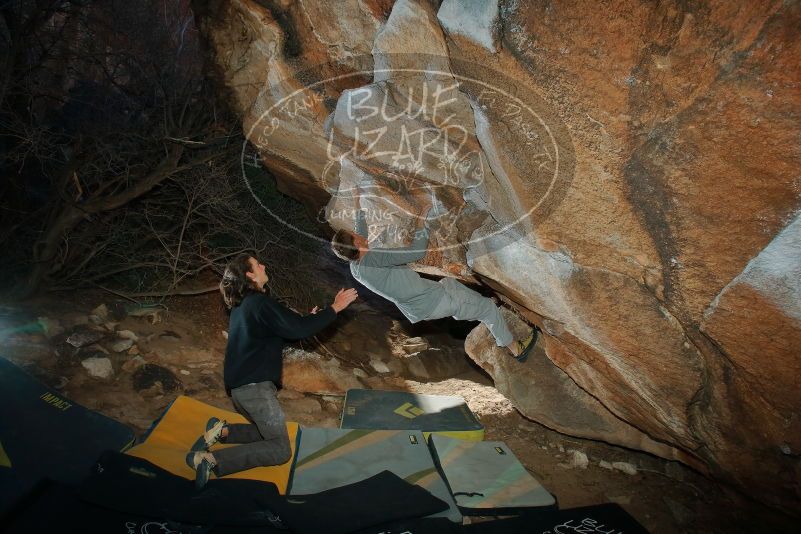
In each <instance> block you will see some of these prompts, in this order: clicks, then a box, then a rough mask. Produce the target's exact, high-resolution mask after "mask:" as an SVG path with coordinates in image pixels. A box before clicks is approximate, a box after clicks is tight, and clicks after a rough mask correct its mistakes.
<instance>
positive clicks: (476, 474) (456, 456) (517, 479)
mask: <svg viewBox="0 0 801 534" xmlns="http://www.w3.org/2000/svg"><path fill="white" fill-rule="evenodd" d="M429 445H430V447H431V451H432V455H433V456H434V459H435V461H436V462H437V463H438V465H439V467H440V470H441V471H442V474H443V475H444V476H445V480H446V482H447V483H448V486H449V487H450V489H451V493H452V494H453V497H454V499H456V504H457V505H459V509H460V510H461V511H462V513H463V514H466V515H496V514H497V515H503V513H504V512H512V511H516V510H520V509H523V508H540V507H550V506H554V505H555V504H556V499H554V497H553V495H551V494H550V493H548V491H547V490H546V489H545V488H543V487H542V484H540V483H539V482H538V481H537V480H536V479H535V478H534V477H532V476H531V475H530V474H529V473H528V471H526V468H525V467H523V465H522V464H521V463H520V462H519V461H518V460H517V458H515V455H514V454H512V451H511V450H510V449H509V447H507V446H506V444H505V443H503V442H502V441H464V440H460V439H454V438H449V437H447V436H439V435H432V436H431V441H430V443H429Z"/></svg>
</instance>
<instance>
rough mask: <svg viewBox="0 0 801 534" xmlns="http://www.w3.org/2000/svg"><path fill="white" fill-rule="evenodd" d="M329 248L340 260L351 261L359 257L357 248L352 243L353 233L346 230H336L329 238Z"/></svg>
mask: <svg viewBox="0 0 801 534" xmlns="http://www.w3.org/2000/svg"><path fill="white" fill-rule="evenodd" d="M331 250H333V251H334V254H336V256H337V258H339V259H341V260H345V261H353V260H355V259H358V257H359V248H358V247H357V246H356V245H354V244H353V234H351V233H350V232H348V231H347V230H337V233H335V234H334V237H333V239H331Z"/></svg>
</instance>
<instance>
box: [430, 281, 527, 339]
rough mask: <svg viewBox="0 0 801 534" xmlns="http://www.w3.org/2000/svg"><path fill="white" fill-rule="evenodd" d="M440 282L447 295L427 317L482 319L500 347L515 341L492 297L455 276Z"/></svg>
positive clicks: (460, 319) (465, 319)
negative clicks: (478, 291) (459, 280)
mask: <svg viewBox="0 0 801 534" xmlns="http://www.w3.org/2000/svg"><path fill="white" fill-rule="evenodd" d="M439 283H440V284H441V285H442V287H444V288H445V297H444V298H443V299H442V300H440V301H439V303H438V304H437V306H436V307H435V308H434V310H433V311H432V312H431V313H430V314H429V316H428V317H426V319H442V318H443V317H453V318H454V319H457V320H459V321H481V322H482V323H484V324H485V325H486V326H487V328H489V331H490V333H491V334H492V337H494V338H495V343H496V344H497V345H498V346H499V347H505V346H507V345H508V344H510V343H511V342H512V341H514V336H513V335H512V333H511V332H510V331H509V327H508V326H507V324H506V320H504V318H503V315H501V310H500V309H498V307H497V306H496V305H495V303H494V302H493V301H492V299H488V298H487V297H484V296H482V295H481V294H480V293H477V292H476V291H473V290H472V289H470V288H469V287H467V286H464V285H462V284H461V283H459V282H458V281H456V280H454V279H453V278H442V279H441V280H440V281H439Z"/></svg>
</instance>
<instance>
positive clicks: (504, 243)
mask: <svg viewBox="0 0 801 534" xmlns="http://www.w3.org/2000/svg"><path fill="white" fill-rule="evenodd" d="M210 5H211V7H207V8H206V9H205V11H203V12H201V13H200V14H199V16H200V19H201V22H202V27H203V31H204V33H205V34H206V36H207V39H208V42H209V44H210V48H211V53H212V56H213V58H214V61H215V63H216V64H217V66H218V68H219V73H220V77H221V80H222V82H223V83H224V84H225V85H226V87H227V88H228V90H229V91H230V92H231V99H232V102H233V104H234V106H235V109H237V110H238V112H239V113H240V114H241V115H242V121H243V124H244V127H245V131H246V132H247V134H248V137H249V139H250V141H251V142H252V143H253V144H254V145H256V146H257V148H258V149H259V151H260V153H261V155H262V157H263V161H264V162H265V163H266V164H267V165H268V167H269V168H270V169H271V170H272V171H273V172H274V174H275V175H276V176H277V178H278V180H279V185H280V187H281V189H282V190H284V191H287V192H288V193H290V194H291V195H293V196H295V197H297V198H299V199H301V200H302V201H303V202H305V203H306V204H307V205H308V206H309V207H310V211H312V212H314V213H320V210H321V209H322V208H324V207H327V210H326V211H325V212H322V215H324V216H327V217H328V219H327V221H328V223H329V224H330V225H331V226H332V227H334V228H344V227H349V225H351V224H352V218H347V217H339V218H337V217H335V216H334V214H350V215H351V216H352V215H353V214H354V212H355V210H356V209H359V208H361V209H367V210H368V211H370V212H373V213H384V214H387V213H388V214H389V215H388V216H387V217H386V218H385V219H379V220H378V221H379V222H381V221H383V222H382V224H378V223H376V224H374V230H375V232H374V235H373V237H374V238H375V239H377V240H378V242H380V243H381V244H383V245H387V246H397V245H399V244H403V243H404V242H406V241H407V240H408V237H409V233H410V232H409V230H410V229H413V227H414V225H415V223H416V221H415V220H414V219H415V218H414V213H415V211H416V210H419V209H420V207H421V205H422V203H423V202H424V200H425V198H424V197H425V195H432V194H433V197H434V204H435V206H436V207H437V209H438V212H439V213H442V214H445V215H447V216H442V217H439V219H438V220H437V231H436V232H434V237H433V239H432V244H433V246H434V247H436V248H437V250H432V251H430V252H429V254H428V255H427V256H426V258H425V260H424V262H425V265H420V266H418V268H419V269H420V270H422V271H425V272H428V273H434V274H444V273H451V274H456V275H458V276H460V277H462V278H463V279H470V280H476V279H480V280H483V281H485V282H486V283H487V284H488V285H490V286H491V287H492V288H493V289H495V290H496V291H498V292H500V293H502V294H503V295H504V296H505V297H506V298H507V299H508V300H509V301H510V302H512V303H514V305H515V306H516V308H517V309H518V311H519V312H520V314H521V315H522V316H524V317H526V318H528V319H529V320H530V321H534V322H538V323H540V324H542V325H544V327H545V329H546V331H547V335H546V336H545V337H544V345H543V347H544V349H545V351H546V354H547V359H545V355H543V354H542V353H540V354H539V359H538V360H537V366H538V367H537V369H538V373H542V374H537V373H529V372H525V371H524V372H519V369H518V368H516V367H514V366H511V365H509V362H506V361H504V363H503V364H497V363H495V359H494V356H493V355H495V354H496V352H497V351H496V349H493V348H492V346H490V345H487V343H488V340H487V339H486V332H484V333H483V334H482V333H481V332H480V331H477V332H474V333H473V334H472V335H471V340H472V341H471V342H470V343H472V345H471V346H472V347H473V348H472V349H471V353H472V355H473V357H474V358H475V359H476V360H477V361H479V362H481V364H482V366H484V367H485V368H486V369H487V370H488V372H490V373H491V374H492V375H493V377H494V378H495V380H496V383H497V384H498V385H499V388H501V389H502V390H503V391H504V392H505V393H506V394H507V395H508V396H509V397H510V398H511V399H512V400H513V401H514V402H515V404H516V406H518V407H519V408H520V409H521V411H522V412H523V413H524V414H526V415H528V416H529V417H533V418H537V419H539V420H542V421H543V422H546V424H549V425H551V426H553V427H555V428H559V429H562V430H563V431H565V432H570V433H574V434H577V435H582V436H586V437H593V438H598V439H603V440H606V441H609V442H612V443H619V444H621V445H625V446H629V447H637V448H642V449H644V450H649V451H651V452H654V453H655V454H660V455H662V456H665V457H670V458H679V459H682V460H683V461H685V462H688V463H691V464H695V465H698V464H699V463H702V464H703V465H704V466H705V467H706V469H707V470H708V471H709V472H711V473H713V474H714V475H715V476H718V477H720V478H722V479H725V480H727V481H730V482H734V483H737V484H739V485H740V486H741V487H745V488H747V490H748V492H749V493H750V494H751V495H753V496H754V497H755V498H758V499H761V500H763V501H766V502H769V503H771V504H774V505H778V506H782V507H784V508H785V509H790V510H792V509H795V510H798V509H799V508H801V506H799V504H801V484H799V469H801V468H799V463H798V455H799V450H800V449H801V443H799V435H801V429H800V428H799V418H801V396H799V395H798V393H797V392H798V391H799V382H798V381H799V376H801V371H799V353H801V341H799V328H800V327H799V324H800V323H801V316H799V315H798V314H797V306H798V304H797V302H798V300H799V298H798V296H797V295H798V288H799V276H798V275H797V273H798V270H799V264H800V263H801V259H800V258H799V256H798V254H797V249H798V248H799V246H798V245H797V241H794V240H793V239H792V236H796V235H797V234H798V232H799V228H798V222H797V221H798V219H797V212H798V210H799V207H801V200H800V197H801V177H799V168H801V138H799V133H798V132H799V130H801V127H800V126H801V115H800V114H799V109H801V69H799V65H800V64H801V38H799V37H800V35H799V33H800V30H799V28H801V5H799V4H798V3H794V2H780V1H778V0H769V1H767V2H745V1H743V0H736V1H732V2H722V1H720V2H707V3H689V4H688V3H686V2H670V1H668V2H660V3H654V2H647V1H645V0H623V1H622V2H615V3H613V4H609V5H604V6H603V7H602V8H598V6H597V5H595V4H592V3H586V2H577V1H569V0H564V1H559V2H505V1H500V2H496V1H494V0H491V1H487V2H482V3H481V5H478V3H473V2H469V1H467V0H444V1H443V2H441V3H437V2H430V1H427V0H398V1H397V2H395V3H392V2H388V1H378V0H374V1H358V2H357V1H347V2H337V3H326V2H322V1H320V0H303V2H257V1H255V0H235V1H231V2H211V3H210ZM265 6H267V7H265ZM496 6H497V9H496ZM325 13H330V16H329V17H327V18H326V17H324V16H323V14H325ZM398 54H400V55H398ZM415 54H416V55H415ZM374 68H377V69H378V71H374V70H373V69H374ZM393 69H396V70H393ZM397 69H404V70H403V71H402V72H401V71H398V70H397ZM426 70H428V72H427V73H426V72H424V71H426ZM434 71H436V72H434ZM457 82H458V86H457V88H456V89H452V90H451V91H452V93H453V94H454V98H453V100H452V101H449V102H448V104H447V105H446V106H443V107H442V109H443V110H448V114H447V115H446V116H447V117H448V120H442V117H440V118H437V117H435V116H434V114H433V113H430V111H431V107H430V101H429V100H428V99H430V98H432V93H431V92H430V91H429V92H428V94H427V97H425V98H424V97H423V96H422V91H423V88H424V87H429V88H435V89H436V88H437V87H440V88H443V89H444V88H447V87H448V84H453V83H457ZM437 84H440V85H437ZM360 91H361V93H360ZM364 91H367V92H368V93H369V97H370V98H372V99H375V102H384V101H386V102H387V103H388V106H387V107H386V108H385V111H387V112H389V113H391V116H392V117H398V118H393V119H392V120H391V121H388V120H386V119H384V118H383V117H376V116H370V117H366V116H361V117H357V116H355V115H353V114H349V113H348V111H349V110H351V111H352V109H353V107H352V106H351V108H348V107H347V105H348V100H347V99H348V98H352V97H353V95H359V94H366V93H364ZM441 94H443V95H444V94H446V92H445V91H444V90H443V92H442V93H441ZM370 102H373V101H372V100H365V101H364V103H365V104H368V103H370ZM410 102H411V107H408V106H407V105H408V104H409V103H410ZM351 103H352V102H351ZM423 108H425V109H426V110H428V111H429V113H420V111H421V109H423ZM364 109H366V108H364ZM403 111H406V113H405V114H403V113H401V114H400V115H399V114H398V113H400V112H403ZM382 120H383V121H384V123H383V124H382ZM449 121H450V122H449ZM382 126H387V130H386V131H385V132H383V133H380V137H381V138H380V139H378V137H379V130H380V128H381V127H382ZM455 126H458V127H460V128H461V129H460V130H459V131H460V132H461V133H462V136H461V138H459V139H457V138H456V137H455V136H450V137H448V140H447V142H446V141H445V140H444V137H443V134H444V133H445V132H450V131H451V129H452V128H453V127H455ZM402 127H403V128H402ZM404 129H405V131H404ZM413 131H421V132H425V133H426V135H428V136H429V137H428V138H426V143H428V142H429V141H430V142H431V144H429V145H425V143H420V142H418V143H417V144H415V143H414V142H413V141H414V138H413V136H411V135H409V132H413ZM368 132H372V133H368ZM434 138H436V140H433V139H434ZM432 140H433V141H432ZM404 143H406V145H404ZM437 143H438V144H437ZM421 145H425V146H428V147H429V148H431V149H430V150H429V151H428V152H424V153H420V152H418V153H415V151H414V150H412V149H413V148H420V146H421ZM404 146H408V148H409V150H406V149H405V148H399V147H404ZM393 147H394V148H393ZM350 148H354V150H350ZM413 154H417V155H416V156H415V157H410V155H413ZM359 188H364V189H366V190H368V191H369V197H365V196H363V195H362V194H361V193H360V192H359ZM354 191H355V193H354ZM390 212H391V213H390ZM321 220H324V217H321ZM793 221H795V222H793ZM788 236H790V237H788ZM788 243H790V245H788ZM781 295H784V296H783V297H782V296H781ZM788 295H789V296H790V297H788ZM788 298H789V300H788ZM793 298H795V299H796V300H795V304H793V301H792V299H793ZM549 361H550V362H553V364H555V365H551V364H549V363H548V362H549ZM511 363H515V362H511ZM532 365H533V364H532ZM549 366H550V367H549ZM296 376H297V377H300V376H301V374H300V373H297V374H296ZM543 376H549V377H550V379H549V380H550V382H549V383H550V384H551V385H550V386H549V390H548V391H549V393H548V394H547V395H539V396H534V395H533V394H532V393H531V391H532V388H533V387H534V386H535V385H536V384H537V380H542V377H543ZM314 387H318V386H314ZM320 387H322V386H320ZM560 393H561V396H560ZM565 395H566V397H564V396H565ZM566 406H570V407H572V408H570V409H568V408H566ZM571 410H573V411H571ZM574 412H575V413H581V414H584V416H583V417H582V418H580V419H577V420H573V419H571V417H572V416H573V415H574Z"/></svg>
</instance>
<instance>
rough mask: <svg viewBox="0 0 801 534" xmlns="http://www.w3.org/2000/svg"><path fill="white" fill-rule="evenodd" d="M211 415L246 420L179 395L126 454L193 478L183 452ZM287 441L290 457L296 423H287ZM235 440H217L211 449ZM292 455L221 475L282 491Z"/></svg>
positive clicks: (294, 442)
mask: <svg viewBox="0 0 801 534" xmlns="http://www.w3.org/2000/svg"><path fill="white" fill-rule="evenodd" d="M211 417H217V418H219V419H224V420H225V421H227V422H229V423H248V421H247V419H245V418H244V417H243V416H242V415H241V414H238V413H236V412H231V411H228V410H223V409H222V408H217V407H215V406H211V405H209V404H205V403H203V402H200V401H198V400H195V399H192V398H190V397H187V396H184V395H181V396H179V397H178V398H176V399H175V401H174V402H173V403H172V404H171V405H170V406H169V408H168V409H167V411H166V412H165V413H164V414H163V415H162V416H161V418H160V419H159V421H158V423H157V424H156V426H155V427H154V428H152V429H151V431H150V434H149V435H148V436H147V439H145V441H144V442H142V443H141V444H139V445H136V446H135V447H133V448H131V449H130V450H129V451H127V454H130V455H132V456H136V457H139V458H143V459H145V460H148V461H150V462H152V463H154V464H155V465H157V466H159V467H161V468H162V469H165V470H167V471H169V472H170V473H173V474H175V475H178V476H181V477H184V478H188V479H194V478H195V472H194V470H192V469H190V468H189V466H187V465H186V453H187V452H189V450H190V449H191V448H192V445H193V444H194V443H195V441H196V440H197V438H198V436H200V435H201V434H202V433H203V432H204V431H205V428H206V421H208V420H209V418H211ZM286 426H287V432H288V433H289V442H290V445H291V446H292V458H294V455H295V450H296V446H297V443H296V442H297V437H298V431H299V429H298V424H297V423H287V425H286ZM235 446H236V445H235V444H222V443H218V444H216V445H215V446H214V447H213V448H212V452H214V451H215V450H218V449H223V448H226V447H235ZM291 467H292V459H290V460H289V461H288V462H287V463H285V464H281V465H275V466H269V467H254V468H253V469H248V470H246V471H240V472H239V473H232V474H230V475H226V476H225V477H223V478H244V479H250V480H261V481H264V482H272V483H273V484H275V485H276V487H277V488H278V491H279V492H280V493H281V494H282V495H283V494H284V493H285V492H286V487H287V482H288V481H289V472H290V469H291Z"/></svg>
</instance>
